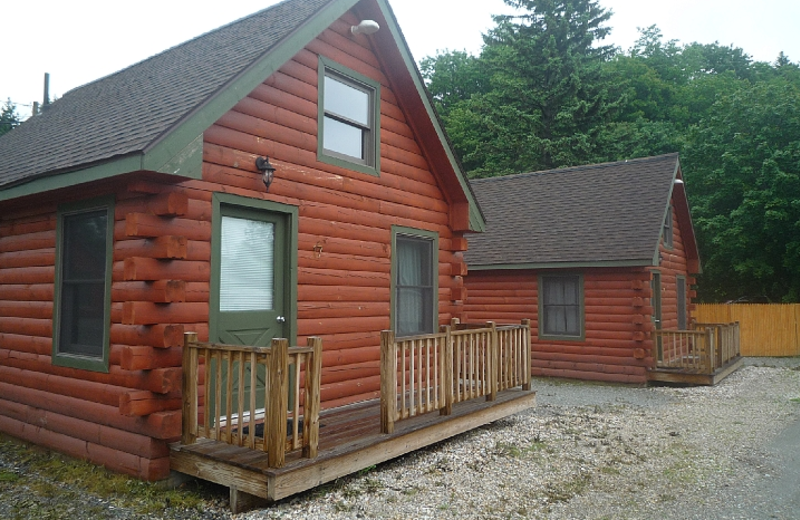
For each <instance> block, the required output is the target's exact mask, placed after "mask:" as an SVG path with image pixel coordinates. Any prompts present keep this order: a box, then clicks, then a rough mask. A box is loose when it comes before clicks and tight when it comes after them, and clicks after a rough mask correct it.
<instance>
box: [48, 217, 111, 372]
mask: <svg viewBox="0 0 800 520" xmlns="http://www.w3.org/2000/svg"><path fill="white" fill-rule="evenodd" d="M108 213H109V212H108V210H107V209H106V208H102V209H95V210H92V211H83V212H74V213H68V214H63V215H62V217H61V243H60V247H61V251H60V265H59V273H60V277H59V298H58V301H57V305H58V309H57V314H58V319H57V323H58V331H57V354H68V355H74V356H81V357H90V358H98V359H103V358H104V353H105V346H106V338H105V331H106V323H107V321H108V316H107V315H106V307H107V305H106V303H107V302H106V299H107V297H106V294H107V288H106V279H107V276H106V275H107V266H108V262H107V256H106V255H107V254H108V243H107V241H108V225H109V224H108Z"/></svg>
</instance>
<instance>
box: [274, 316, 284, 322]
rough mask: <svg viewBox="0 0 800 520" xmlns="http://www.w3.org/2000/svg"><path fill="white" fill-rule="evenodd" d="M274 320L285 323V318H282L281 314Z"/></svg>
mask: <svg viewBox="0 0 800 520" xmlns="http://www.w3.org/2000/svg"><path fill="white" fill-rule="evenodd" d="M275 321H277V322H278V323H285V322H286V318H284V317H283V316H278V317H277V318H275Z"/></svg>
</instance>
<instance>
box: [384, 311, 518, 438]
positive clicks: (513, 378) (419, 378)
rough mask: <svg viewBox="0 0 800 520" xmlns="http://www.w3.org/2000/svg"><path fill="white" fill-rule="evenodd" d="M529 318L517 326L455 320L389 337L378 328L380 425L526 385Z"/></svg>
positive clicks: (391, 424) (444, 412)
mask: <svg viewBox="0 0 800 520" xmlns="http://www.w3.org/2000/svg"><path fill="white" fill-rule="evenodd" d="M530 337H531V331H530V321H529V320H524V321H523V322H522V324H521V325H503V326H499V327H498V326H496V325H495V324H494V323H492V322H488V323H485V324H482V325H472V324H460V323H458V321H457V320H454V321H453V322H452V323H451V325H446V326H442V327H441V328H440V331H439V332H438V333H436V334H426V335H422V336H412V337H405V338H401V339H397V338H395V335H394V332H393V331H390V330H385V331H383V332H382V333H381V430H382V431H383V432H384V433H392V432H393V431H394V423H395V422H396V421H399V420H402V419H407V418H409V417H414V416H417V415H421V414H424V413H428V412H432V411H435V410H439V413H440V414H442V415H449V414H450V413H452V408H453V405H454V404H456V403H459V402H462V401H466V400H468V399H474V398H476V397H483V396H485V397H486V399H487V400H490V401H491V400H494V399H495V396H496V394H497V392H499V391H502V390H507V389H509V388H514V387H516V386H522V387H523V389H525V390H529V389H530V380H531V377H530V366H531V341H530Z"/></svg>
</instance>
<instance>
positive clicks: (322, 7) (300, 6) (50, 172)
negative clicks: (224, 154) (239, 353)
mask: <svg viewBox="0 0 800 520" xmlns="http://www.w3.org/2000/svg"><path fill="white" fill-rule="evenodd" d="M357 4H359V5H358V6H357ZM354 6H357V7H358V9H360V10H361V11H363V12H365V13H369V14H370V15H377V16H378V17H379V18H380V20H381V21H382V22H384V24H385V25H387V26H388V27H387V30H386V31H379V33H377V34H376V35H375V36H376V38H380V39H381V44H379V45H378V48H380V49H381V51H382V52H386V53H387V54H389V55H391V59H393V60H401V61H402V62H403V63H402V64H400V63H398V64H397V65H405V67H402V66H397V67H394V68H395V70H397V69H403V70H405V71H406V72H405V76H406V77H407V79H406V80H405V81H404V82H403V85H404V87H406V91H405V92H403V93H402V95H404V96H409V97H414V96H416V97H418V98H420V99H419V101H414V103H416V104H417V105H419V104H421V105H422V106H421V108H422V113H427V115H428V117H429V119H430V122H429V123H425V124H423V125H422V126H426V125H428V126H430V129H429V130H428V135H433V136H434V137H436V140H438V141H439V144H438V145H437V148H435V152H437V153H440V154H441V155H443V156H444V157H445V158H446V159H445V162H446V164H445V165H444V166H445V168H444V169H445V170H447V174H448V175H449V176H450V178H449V179H446V180H447V181H448V182H447V185H448V187H449V189H451V190H453V189H454V190H455V191H456V192H459V193H457V195H458V199H460V200H461V201H463V202H464V203H467V204H469V208H470V211H469V215H470V227H471V229H473V230H476V231H479V230H481V229H482V228H483V224H484V221H483V216H482V214H481V212H480V208H479V207H478V205H477V204H476V202H475V200H474V196H473V194H472V192H471V189H470V186H469V183H468V182H467V181H466V177H465V175H464V174H463V172H462V170H461V167H460V165H459V164H458V161H457V159H456V158H455V156H454V154H453V152H452V149H451V147H450V145H449V143H448V142H447V138H446V135H445V133H444V131H443V129H442V128H441V124H440V121H439V120H438V117H437V116H436V113H435V110H434V108H433V105H432V103H431V102H430V100H429V98H428V95H427V92H426V89H425V87H424V83H423V82H422V78H421V76H420V73H419V71H418V69H417V67H416V64H415V62H414V60H413V59H412V58H411V53H410V50H409V49H408V45H407V43H406V42H405V39H404V38H403V36H402V33H401V32H400V29H399V27H398V26H397V21H396V19H395V17H394V14H393V13H392V11H391V8H390V7H389V5H388V3H387V0H285V1H283V2H281V3H279V4H277V5H274V6H272V7H269V8H267V9H264V10H262V11H259V12H257V13H255V14H253V15H250V16H247V17H245V18H242V19H240V20H237V21H235V22H232V23H230V24H228V25H226V26H223V27H220V28H218V29H215V30H213V31H210V32H208V33H205V34H203V35H201V36H198V37H197V38H194V39H192V40H190V41H188V42H185V43H183V44H180V45H177V46H175V47H173V48H171V49H168V50H166V51H164V52H162V53H160V54H157V55H155V56H153V57H151V58H148V59H146V60H144V61H141V62H139V63H136V64H134V65H132V66H130V67H128V68H126V69H123V70H121V71H119V72H116V73H114V74H111V75H109V76H106V77H104V78H101V79H98V80H96V81H94V82H92V83H89V84H87V85H84V86H82V87H78V88H76V89H74V90H72V91H70V92H67V93H66V94H65V95H64V96H63V97H62V98H61V99H59V100H57V101H56V102H54V103H52V104H51V105H50V107H49V108H48V109H47V110H46V111H44V112H43V113H42V114H40V115H37V116H34V117H31V118H30V119H28V120H27V121H25V122H24V123H23V124H22V125H20V126H19V127H17V128H16V129H14V131H13V132H8V133H7V134H5V135H4V136H3V137H2V138H0V201H2V200H9V199H13V198H17V197H22V196H26V195H31V194H35V193H40V192H44V191H48V190H53V189H58V188H62V187H66V186H72V185H76V184H80V183H83V182H90V181H93V180H98V179H104V178H110V177H114V176H117V175H122V174H125V173H129V172H134V171H141V170H143V171H151V172H158V173H164V174H168V175H177V176H180V177H183V178H200V176H201V172H202V133H203V131H205V129H207V128H208V127H209V126H211V124H213V123H214V122H215V121H216V120H217V119H219V118H220V117H221V116H222V115H224V114H225V112H227V111H228V110H230V109H231V108H232V107H233V106H234V105H235V104H236V103H238V102H239V101H240V100H241V99H242V98H244V97H245V96H247V95H248V94H249V93H250V92H251V91H252V90H253V89H255V88H256V87H257V86H258V85H259V84H260V83H262V82H263V81H264V80H265V79H266V78H268V77H269V76H270V75H271V74H272V73H273V72H275V71H276V70H278V68H280V67H281V66H282V65H283V64H284V63H285V62H286V61H288V60H289V59H291V58H292V56H294V55H295V54H296V53H297V52H298V51H300V50H301V49H302V48H303V47H305V46H306V45H307V44H308V43H309V42H310V41H311V40H313V39H314V38H316V37H317V36H318V35H319V34H320V33H321V32H322V31H323V30H325V29H326V28H327V27H328V26H329V25H330V24H331V23H333V22H334V21H335V20H337V19H338V18H339V17H341V16H342V15H343V14H344V13H346V12H347V11H348V10H350V9H351V8H353V7H354ZM387 40H392V41H387ZM383 43H391V44H392V45H391V46H390V47H394V49H388V50H387V46H386V45H382V44H383ZM393 63H394V62H393ZM401 73H402V72H401ZM414 113H420V112H419V111H415V112H414ZM426 128H427V127H426ZM434 162H435V161H434ZM439 167H440V169H441V167H442V164H439ZM458 201H459V200H457V202H458Z"/></svg>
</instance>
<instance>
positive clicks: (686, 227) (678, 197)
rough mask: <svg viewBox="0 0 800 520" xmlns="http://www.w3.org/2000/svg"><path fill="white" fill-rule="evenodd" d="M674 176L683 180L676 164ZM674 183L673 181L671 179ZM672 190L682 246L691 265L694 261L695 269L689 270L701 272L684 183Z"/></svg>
mask: <svg viewBox="0 0 800 520" xmlns="http://www.w3.org/2000/svg"><path fill="white" fill-rule="evenodd" d="M676 176H677V177H676V178H680V179H681V180H683V172H682V171H681V168H680V163H679V164H678V171H677V172H676ZM673 184H674V181H673ZM674 186H675V189H674V190H673V195H672V196H673V197H674V199H673V202H674V204H675V210H676V211H675V216H676V217H677V218H678V228H679V229H680V231H681V239H682V241H683V247H684V250H685V251H686V259H687V261H688V262H689V264H690V265H691V263H693V262H694V263H695V265H694V267H695V269H691V270H690V271H691V272H692V273H694V274H702V272H703V267H702V264H701V262H700V249H699V248H698V247H697V236H696V235H695V233H694V223H693V222H692V213H691V208H690V207H689V199H688V197H687V195H686V184H678V185H675V184H674Z"/></svg>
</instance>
